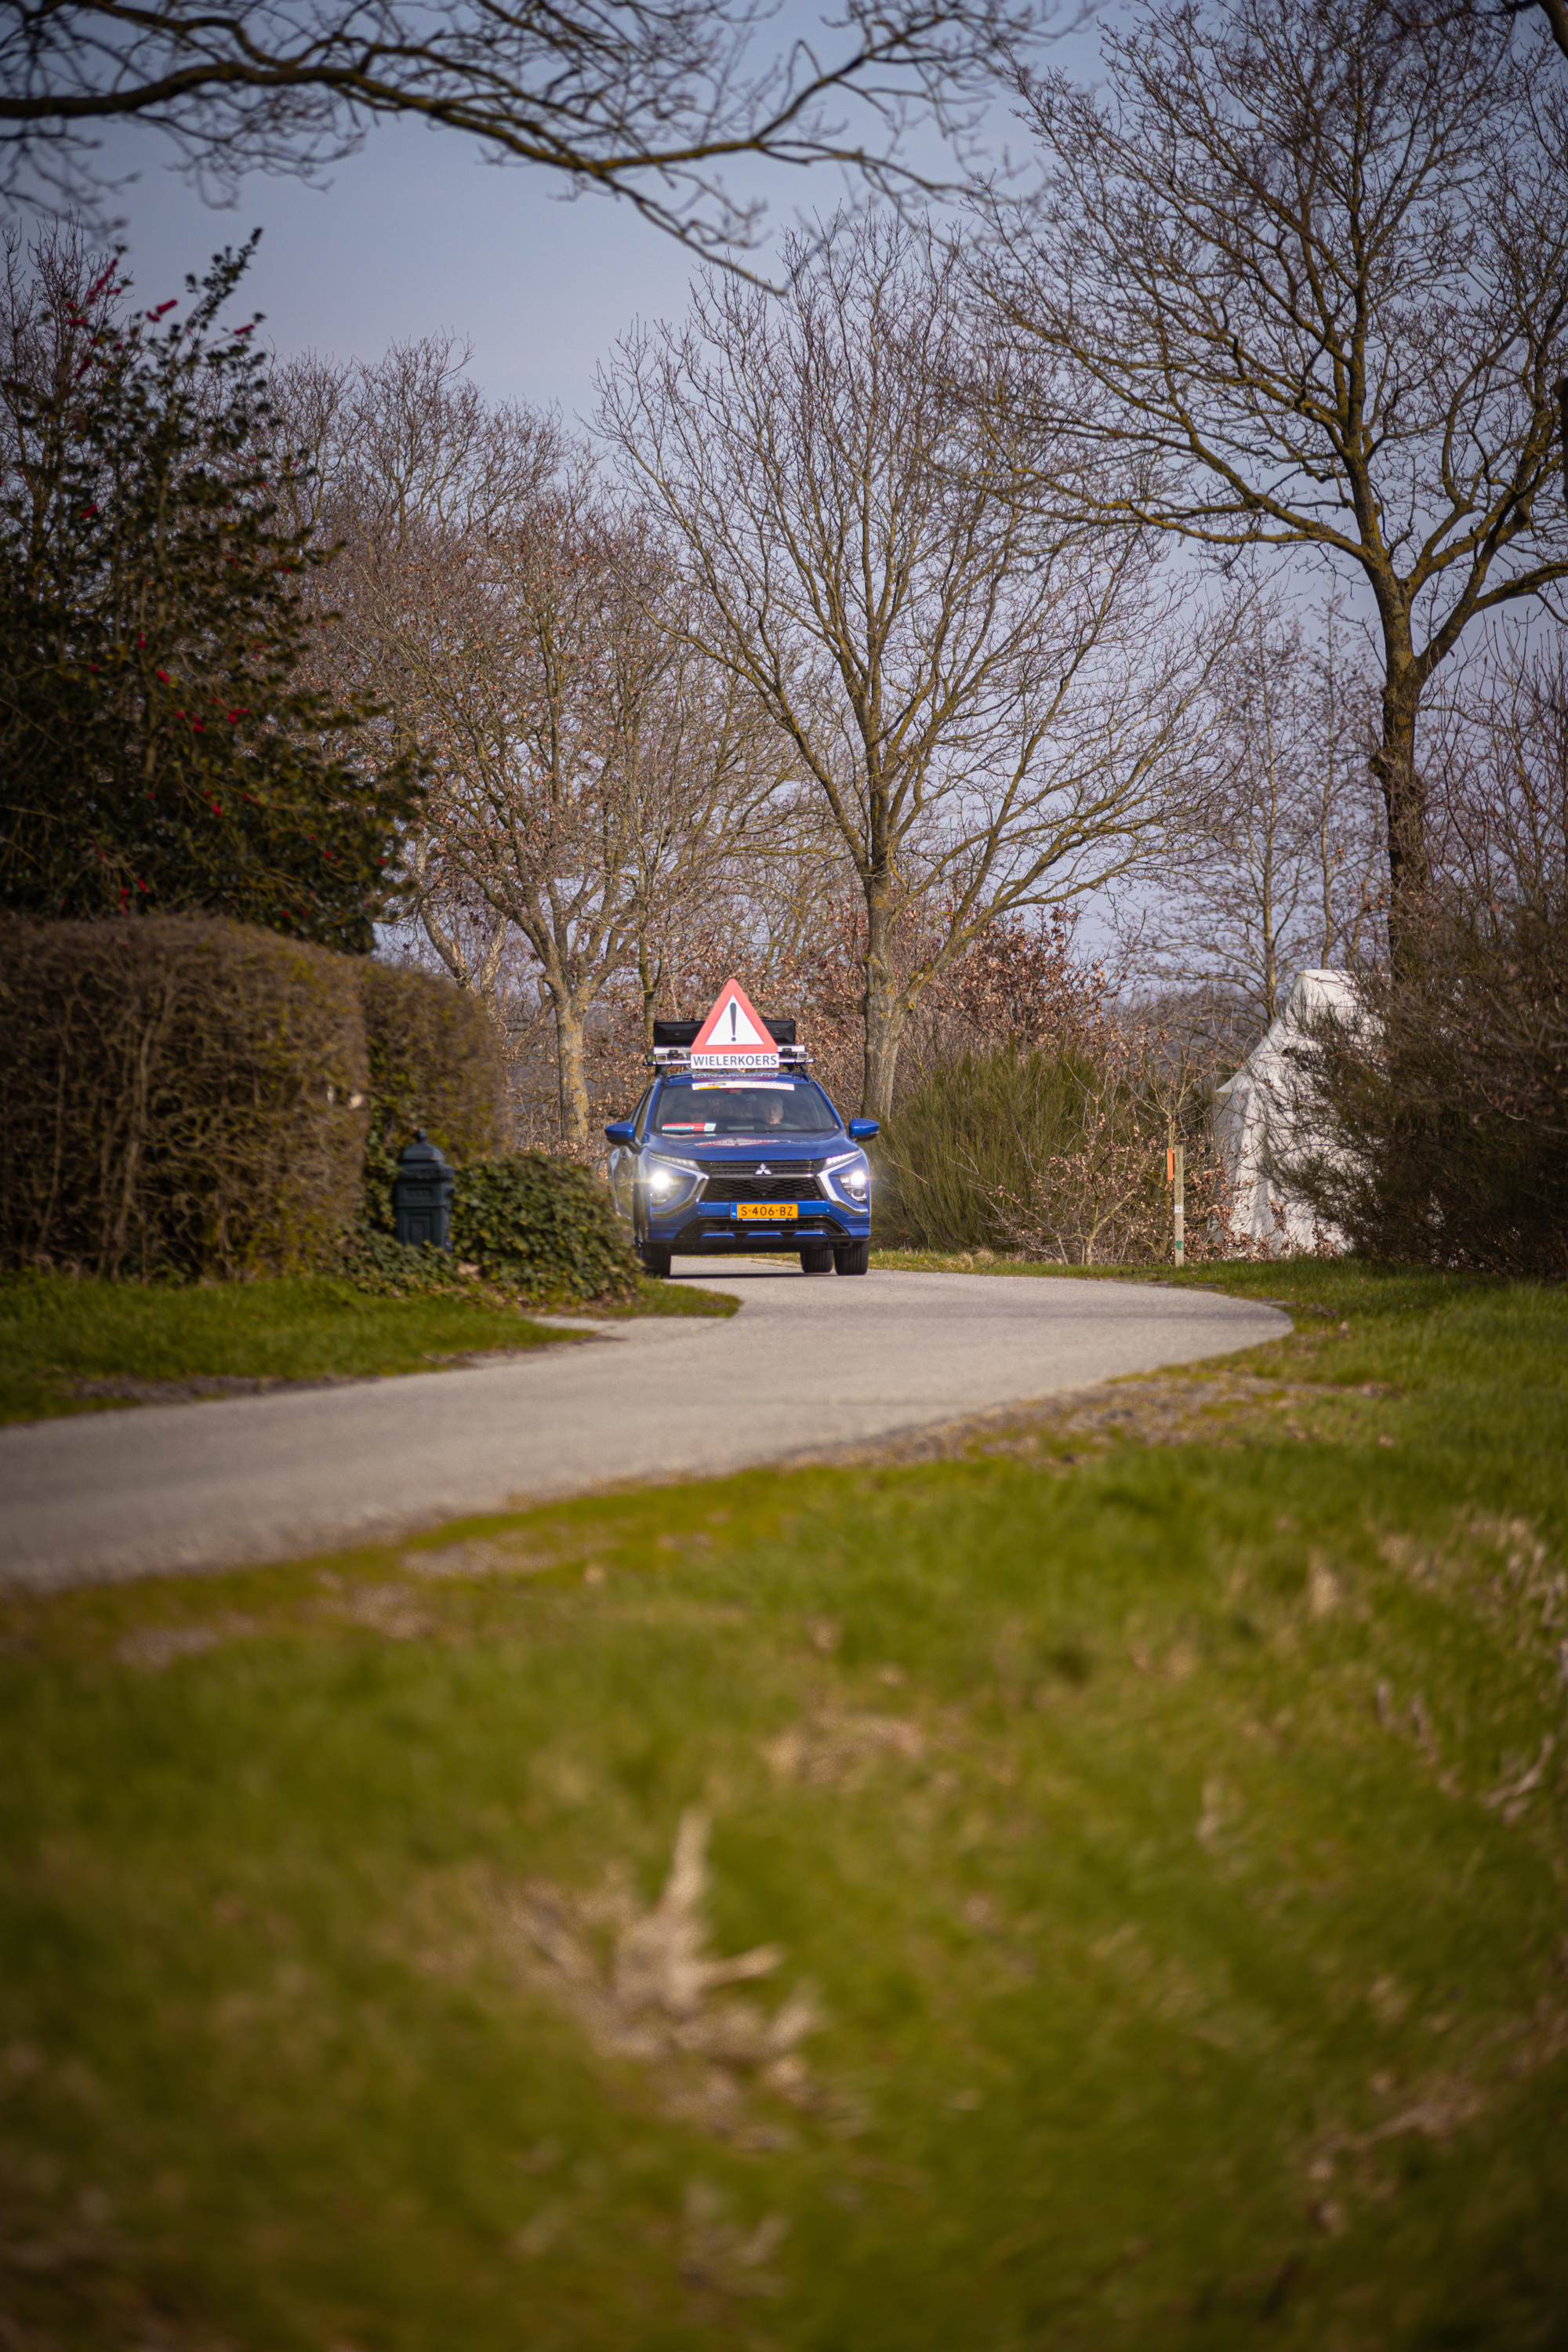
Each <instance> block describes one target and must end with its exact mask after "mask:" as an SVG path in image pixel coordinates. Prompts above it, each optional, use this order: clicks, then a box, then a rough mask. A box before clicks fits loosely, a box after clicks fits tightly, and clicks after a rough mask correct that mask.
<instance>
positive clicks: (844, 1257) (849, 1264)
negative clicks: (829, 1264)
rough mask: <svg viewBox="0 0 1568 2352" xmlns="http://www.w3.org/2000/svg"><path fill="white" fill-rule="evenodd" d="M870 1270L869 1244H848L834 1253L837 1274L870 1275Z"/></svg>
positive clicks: (834, 1269)
mask: <svg viewBox="0 0 1568 2352" xmlns="http://www.w3.org/2000/svg"><path fill="white" fill-rule="evenodd" d="M870 1270H871V1244H870V1243H869V1242H847V1243H846V1244H845V1245H844V1247H843V1248H842V1249H836V1250H835V1251H834V1253H833V1271H834V1273H835V1274H868V1273H869V1272H870Z"/></svg>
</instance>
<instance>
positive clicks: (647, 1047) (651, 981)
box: [637, 934, 664, 1055]
mask: <svg viewBox="0 0 1568 2352" xmlns="http://www.w3.org/2000/svg"><path fill="white" fill-rule="evenodd" d="M663 979H664V959H663V957H662V956H661V957H660V958H659V961H658V968H657V969H656V968H655V965H654V961H653V958H652V956H651V955H650V954H649V953H648V944H647V938H646V936H643V935H641V934H639V936H638V939H637V985H638V987H639V988H640V989H641V990H642V1049H643V1052H644V1054H645V1055H650V1054H651V1053H652V1052H653V1017H654V1007H655V1005H656V1004H657V1003H658V992H659V987H660V985H661V983H662V982H663Z"/></svg>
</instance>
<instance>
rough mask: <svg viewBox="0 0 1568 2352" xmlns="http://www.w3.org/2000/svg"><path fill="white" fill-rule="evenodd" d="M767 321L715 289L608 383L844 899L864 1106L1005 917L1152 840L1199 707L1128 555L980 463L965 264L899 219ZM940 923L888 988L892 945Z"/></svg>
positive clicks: (817, 264) (609, 410) (1133, 543)
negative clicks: (831, 861) (850, 902)
mask: <svg viewBox="0 0 1568 2352" xmlns="http://www.w3.org/2000/svg"><path fill="white" fill-rule="evenodd" d="M788 259H789V261H790V265H791V278H790V285H789V291H788V294H787V297H786V298H785V299H784V300H783V301H774V300H772V299H769V298H767V297H765V296H763V295H762V294H760V293H758V292H757V291H756V289H752V288H751V287H748V286H746V285H743V284H741V283H739V282H737V281H736V280H734V279H733V278H720V277H718V276H717V275H714V276H712V277H710V278H709V280H708V281H707V283H706V285H705V286H704V287H703V288H702V289H700V290H699V292H698V293H697V294H696V296H695V297H694V299H693V306H692V312H691V316H690V319H689V322H688V323H687V325H686V327H685V328H684V330H683V331H680V330H674V329H667V330H662V331H652V332H648V333H645V334H641V335H639V336H637V337H636V338H634V339H633V340H632V341H629V342H628V343H627V344H626V346H624V348H623V351H622V353H621V357H620V361H619V363H618V364H617V365H616V367H615V368H614V369H613V370H612V371H610V372H609V373H608V374H607V375H606V376H605V378H604V379H603V382H602V393H603V419H604V423H605V427H606V429H607V430H608V431H610V432H611V433H612V434H613V435H614V436H616V438H618V440H619V442H620V445H621V446H622V448H623V450H624V451H625V453H626V462H627V464H628V466H629V467H630V468H631V470H632V474H633V477H634V478H635V479H636V480H637V482H638V483H639V485H640V486H642V488H644V489H645V491H646V494H647V495H648V496H649V497H650V498H652V499H655V500H657V501H658V503H659V504H661V505H662V507H663V509H664V511H665V513H666V515H667V516H668V519H669V520H670V522H671V523H672V525H673V526H674V528H675V530H677V532H678V533H679V536H680V538H681V540H682V541H684V544H685V548H686V551H687V557H688V560H689V564H690V567H691V569H692V572H693V573H694V574H695V576H696V577H697V579H698V580H699V581H700V583H701V586H702V590H703V592H704V602H703V604H702V606H701V608H700V611H701V615H702V621H703V625H704V634H703V636H702V640H701V641H702V643H703V646H704V647H705V649H706V650H707V651H709V652H710V653H711V655H712V656H713V658H714V659H715V660H717V661H719V662H721V663H722V664H723V665H724V666H725V667H726V668H727V669H728V670H729V671H730V673H731V676H732V677H735V678H736V679H737V680H738V681H739V682H740V683H741V684H742V686H743V687H745V688H747V689H748V690H749V691H750V692H751V693H752V695H754V696H755V697H756V698H757V700H758V701H759V703H760V704H761V706H762V708H763V709H764V710H765V711H766V712H767V713H768V715H769V717H770V719H772V721H773V724H774V725H775V726H776V727H777V729H778V730H780V732H781V733H782V734H783V736H784V738H785V739H786V740H787V741H788V743H789V745H790V746H791V749H792V751H793V753H794V759H795V776H796V778H797V779H798V780H799V781H801V782H805V783H807V784H809V786H810V787H811V789H812V790H813V791H814V792H815V793H817V794H819V795H820V796H821V798H822V800H823V802H824V803H826V807H827V809H828V810H829V812H830V813H831V815H832V819H833V823H834V824H835V825H836V827H837V831H838V833H839V835H840V836H841V838H842V840H843V843H844V845H845V848H846V851H847V855H848V857H849V859H850V861H851V863H852V865H853V866H854V870H855V873H856V876H857V877H858V884H859V888H860V893H861V897H862V900H863V905H864V935H863V947H862V971H863V994H862V1003H861V1011H862V1013H863V1015H864V1020H865V1058H864V1071H863V1095H862V1099H863V1102H864V1106H865V1108H866V1109H867V1111H868V1113H870V1114H873V1115H875V1116H877V1117H879V1118H880V1117H885V1116H886V1115H887V1112H888V1110H889V1107H890V1104H891V1100H892V1092H893V1084H894V1076H895V1072H896V1068H897V1064H898V1055H899V1049H900V1042H901V1040H902V1037H903V1034H904V1031H905V1027H906V1025H907V1024H908V1021H909V1017H910V1011H911V1008H912V1007H913V1006H914V1004H915V1003H917V1002H918V1000H919V998H920V996H921V993H922V992H923V991H924V990H925V988H926V987H927V986H928V985H929V984H930V982H931V980H932V978H933V977H934V976H935V974H936V973H938V972H939V971H942V969H943V968H944V967H945V966H946V965H947V964H948V963H950V962H951V961H953V960H954V959H955V958H956V957H958V956H960V955H962V954H963V951H964V950H965V949H966V948H967V947H968V946H969V945H970V944H971V942H972V941H973V940H976V939H978V938H979V937H980V936H981V935H982V934H983V933H984V931H985V930H986V929H988V928H989V926H990V925H991V924H992V923H994V922H995V921H996V920H997V919H999V918H1001V917H1003V916H1005V915H1008V914H1012V913H1014V912H1016V910H1018V909H1021V908H1026V907H1029V906H1033V905H1037V904H1042V903H1047V902H1049V901H1053V900H1058V899H1062V898H1068V897H1071V896H1073V895H1074V894H1076V893H1077V892H1079V891H1080V890H1083V889H1085V888H1088V887H1091V886H1092V885H1094V884H1097V883H1100V882H1101V881H1103V880H1104V879H1105V878H1106V877H1108V876H1110V875H1112V874H1114V873H1117V872H1118V871H1121V870H1123V869H1124V868H1125V867H1126V866H1128V865H1129V864H1130V863H1131V861H1132V860H1134V859H1135V858H1136V856H1138V855H1139V854H1141V852H1142V850H1143V848H1144V847H1145V845H1146V843H1147V839H1148V836H1149V833H1150V829H1151V827H1152V824H1153V823H1154V820H1155V818H1156V816H1157V814H1158V811H1159V806H1160V786H1161V779H1162V776H1163V772H1164V766H1165V762H1166V761H1167V760H1168V759H1169V757H1170V755H1171V753H1172V751H1173V746H1174V744H1175V742H1176V741H1177V740H1178V738H1179V735H1180V732H1181V729H1182V723H1183V720H1184V717H1185V715H1186V713H1187V711H1188V709H1190V707H1191V698H1192V695H1193V693H1194V692H1195V690H1196V689H1195V687H1194V686H1192V685H1190V684H1188V683H1185V682H1184V677H1183V665H1182V664H1181V662H1180V661H1179V660H1178V658H1177V657H1176V656H1175V655H1174V653H1173V652H1171V651H1169V650H1166V651H1165V652H1164V653H1161V652H1160V651H1159V650H1158V644H1159V629H1158V626H1157V623H1158V620H1159V617H1160V616H1159V614H1157V612H1156V610H1155V607H1154V604H1153V600H1152V594H1151V590H1150V586H1149V577H1148V575H1149V564H1148V561H1147V558H1146V556H1145V553H1144V551H1143V548H1142V543H1141V541H1140V539H1139V537H1138V535H1137V534H1136V533H1134V532H1131V531H1116V532H1111V533H1106V532H1102V531H1096V532H1094V533H1092V534H1091V533H1089V532H1088V531H1085V530H1081V529H1079V528H1077V527H1075V526H1074V525H1072V524H1070V523H1067V524H1064V523H1063V522H1061V521H1060V520H1058V517H1057V515H1055V514H1054V513H1052V512H1050V511H1048V510H1047V509H1046V508H1045V507H1044V506H1043V504H1042V503H1041V501H1040V500H1039V499H1037V498H1036V497H1032V496H1030V495H1029V494H1027V492H1026V487H1025V482H1024V477H1023V475H1022V472H1021V471H1020V470H1019V469H1017V468H1016V467H1014V468H1009V467H1007V466H1006V465H1005V464H1004V463H1000V462H998V461H997V458H996V455H995V452H994V450H993V451H992V452H990V453H987V454H986V455H985V457H984V462H978V461H979V460H980V458H981V456H982V453H981V451H980V449H979V446H978V438H977V436H976V434H975V432H974V430H973V424H972V420H971V413H970V409H969V406H968V403H967V399H966V397H965V387H966V385H967V384H968V382H969V380H970V378H971V377H972V376H973V373H974V372H975V364H976V359H975V353H974V351H973V346H972V344H971V341H970V334H969V324H968V321H967V320H966V319H965V316H964V312H963V305H962V302H961V300H960V299H959V294H958V285H957V272H956V268H955V265H954V263H953V261H952V257H951V256H949V255H948V254H946V253H945V252H944V251H943V250H942V248H941V247H938V246H937V245H936V243H935V242H934V241H933V240H932V238H931V236H929V235H925V234H921V232H919V231H917V230H915V229H913V228H912V227H910V226H909V225H907V224H904V223H901V222H900V221H898V220H896V219H882V220H875V219H873V220H870V221H866V220H861V221H858V222H852V223H841V224H840V225H839V228H838V233H837V236H835V237H833V238H832V239H830V240H829V242H828V244H827V245H826V248H825V249H824V250H821V251H818V250H817V249H816V247H808V246H807V245H805V243H804V242H803V243H800V244H797V245H796V246H795V247H792V248H791V250H790V252H789V254H788ZM919 902H924V904H925V906H926V907H927V908H930V909H934V908H942V919H941V921H940V923H936V924H934V925H928V931H929V944H928V946H927V948H926V950H925V951H924V952H923V953H922V954H921V955H920V956H919V958H918V959H917V960H916V961H915V962H914V963H913V965H912V967H910V968H907V969H905V970H903V971H900V970H899V969H898V968H897V958H896V955H895V951H894V945H895V940H896V938H897V936H898V934H899V931H900V926H901V925H902V924H903V922H904V919H905V917H906V914H907V912H908V910H909V909H910V908H911V907H913V906H914V905H916V904H917V903H919Z"/></svg>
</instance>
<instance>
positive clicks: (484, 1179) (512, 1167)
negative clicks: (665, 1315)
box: [452, 1151, 637, 1298]
mask: <svg viewBox="0 0 1568 2352" xmlns="http://www.w3.org/2000/svg"><path fill="white" fill-rule="evenodd" d="M452 1249H453V1255H455V1256H456V1257H457V1258H458V1260H459V1261H467V1262H468V1263H469V1264H472V1265H477V1266H478V1267H479V1271H480V1273H481V1274H482V1275H483V1276H486V1277H487V1278H488V1279H489V1280H491V1281H494V1282H499V1283H501V1284H504V1285H505V1286H507V1287H508V1288H509V1289H516V1290H518V1291H519V1292H521V1293H522V1294H523V1295H524V1296H525V1297H530V1298H546V1297H566V1298H596V1297H600V1296H602V1295H604V1294H605V1293H609V1292H619V1293H627V1292H629V1291H631V1290H632V1289H633V1288H634V1287H635V1286H636V1281H637V1264H636V1260H635V1259H634V1257H633V1255H632V1251H631V1244H630V1243H629V1241H628V1240H627V1237H626V1228H625V1227H624V1225H623V1224H622V1223H621V1221H620V1219H619V1218H618V1217H617V1216H616V1212H615V1207H614V1204H613V1202H611V1199H610V1194H609V1189H608V1187H607V1186H606V1185H605V1183H604V1182H603V1181H602V1180H601V1179H600V1178H599V1177H597V1176H595V1175H593V1174H591V1173H590V1172H589V1171H588V1170H587V1169H585V1168H583V1167H580V1166H579V1165H578V1163H577V1162H576V1161H575V1160H555V1159H551V1158H548V1157H547V1156H546V1155H545V1154H544V1153H542V1152H537V1151H519V1152H512V1153H510V1154H507V1155H505V1156H504V1157H498V1158H495V1159H491V1160H478V1161H475V1162H474V1163H473V1164H472V1165H470V1166H469V1167H468V1168H465V1169H462V1170H460V1171H458V1189H457V1198H456V1200H455V1201H454V1202H453V1206H452Z"/></svg>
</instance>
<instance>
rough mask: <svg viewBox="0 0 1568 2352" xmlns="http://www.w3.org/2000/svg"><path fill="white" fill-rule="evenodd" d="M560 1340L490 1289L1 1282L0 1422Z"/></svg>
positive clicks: (669, 1301) (401, 1367)
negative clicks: (177, 1387)
mask: <svg viewBox="0 0 1568 2352" xmlns="http://www.w3.org/2000/svg"><path fill="white" fill-rule="evenodd" d="M734 1309H735V1301H734V1300H732V1299H729V1298H723V1297H720V1296H719V1295H718V1294H716V1293H714V1292H712V1291H706V1290H698V1289H694V1288H691V1287H690V1286H679V1287H678V1286H674V1285H668V1286H667V1285H661V1284H658V1283H650V1282H645V1283H639V1284H638V1286H637V1294H636V1296H635V1297H633V1298H631V1299H628V1300H619V1301H616V1302H613V1303H612V1304H610V1305H608V1306H601V1305H600V1304H598V1303H596V1302H595V1304H593V1305H591V1306H589V1307H578V1308H577V1309H576V1311H577V1312H579V1313H584V1314H594V1315H599V1314H667V1315H668V1314H687V1315H701V1314H710V1315H711V1314H718V1315H725V1314H732V1313H733V1312H734ZM563 1336H564V1335H563V1334H562V1333H560V1332H558V1331H554V1330H552V1329H550V1328H547V1327H545V1326H544V1325H542V1324H539V1323H534V1322H531V1321H530V1320H529V1319H528V1318H527V1317H526V1316H525V1315H522V1314H520V1313H519V1312H518V1311H517V1310H516V1309H515V1308H514V1307H510V1306H508V1305H506V1304H504V1303H503V1302H500V1301H499V1300H498V1299H497V1298H496V1297H495V1295H494V1294H493V1293H489V1294H484V1293H480V1294H477V1295H476V1296H475V1297H461V1296H457V1297H416V1298H377V1297H371V1296H370V1295H368V1294H367V1293H366V1292H364V1291H363V1290H358V1289H356V1288H354V1286H353V1285H352V1284H350V1283H346V1282H341V1281H336V1280H333V1279H331V1277H329V1276H296V1277H293V1278H279V1279H275V1280H269V1281H263V1282H246V1283H237V1282H236V1283H202V1284H191V1285H187V1286H177V1285H167V1286H163V1285H157V1284H150V1283H136V1282H99V1281H81V1282H78V1281H73V1280H72V1279H71V1278H70V1277H69V1276H66V1275H12V1276H0V1421H35V1420H40V1419H42V1418H44V1417H46V1416H48V1415H53V1414H57V1413H62V1412H93V1411H95V1410H102V1409H103V1408H105V1407H109V1406H114V1405H122V1404H126V1403H134V1402H137V1401H138V1400H137V1397H136V1396H135V1394H134V1393H132V1392H122V1393H119V1394H105V1393H103V1392H101V1391H98V1390H97V1389H96V1388H95V1386H94V1385H93V1384H96V1383H99V1382H104V1383H110V1384H114V1383H124V1384H126V1389H127V1391H133V1390H134V1389H135V1388H136V1387H139V1386H145V1385H148V1384H152V1383H163V1382H178V1381H192V1380H198V1381H199V1380H203V1379H208V1380H212V1379H218V1380H222V1379H229V1380H293V1381H311V1380H323V1379H330V1378H333V1377H338V1378H344V1377H347V1378H355V1379H365V1378H369V1377H372V1376H374V1375H379V1374H384V1373H393V1372H427V1371H429V1370H431V1369H432V1368H433V1366H435V1365H437V1364H440V1363H442V1362H447V1361H450V1360H453V1359H454V1358H460V1357H463V1356H468V1355H472V1354H475V1353H477V1352H479V1351H485V1350H489V1349H513V1348H538V1347H544V1346H547V1345H548V1344H550V1343H551V1342H552V1341H553V1340H556V1339H561V1338H563Z"/></svg>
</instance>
